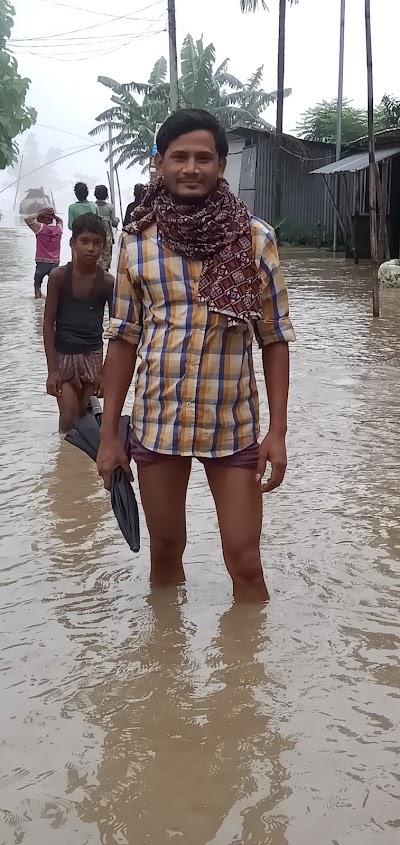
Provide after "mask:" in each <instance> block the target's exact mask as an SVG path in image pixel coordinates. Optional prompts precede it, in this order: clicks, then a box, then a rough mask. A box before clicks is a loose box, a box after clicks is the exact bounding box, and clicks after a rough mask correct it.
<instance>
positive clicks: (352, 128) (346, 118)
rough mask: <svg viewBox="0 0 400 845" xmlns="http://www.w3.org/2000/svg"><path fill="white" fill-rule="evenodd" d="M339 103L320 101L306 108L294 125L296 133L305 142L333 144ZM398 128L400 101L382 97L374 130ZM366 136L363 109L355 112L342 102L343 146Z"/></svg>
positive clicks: (366, 121) (365, 113) (345, 102)
mask: <svg viewBox="0 0 400 845" xmlns="http://www.w3.org/2000/svg"><path fill="white" fill-rule="evenodd" d="M337 112H338V101H337V99H333V100H323V101H322V102H321V103H317V104H316V105H315V106H313V107H312V108H310V109H307V111H305V112H304V113H303V114H302V115H301V117H300V120H299V122H298V124H297V126H296V134H297V135H299V136H300V138H303V139H304V140H305V141H330V142H332V143H335V141H336V128H337ZM396 127H400V100H397V99H396V98H395V97H391V96H390V95H389V94H385V95H384V97H382V100H381V102H380V103H379V105H378V106H377V107H376V109H375V131H376V132H379V131H382V130H383V129H393V128H396ZM367 133H368V118H367V111H366V109H358V108H356V107H355V106H353V105H352V104H351V101H349V100H343V110H342V142H343V144H347V143H350V141H356V140H357V139H358V138H363V137H365V136H366V135H367Z"/></svg>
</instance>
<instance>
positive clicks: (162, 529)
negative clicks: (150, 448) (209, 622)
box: [138, 458, 191, 587]
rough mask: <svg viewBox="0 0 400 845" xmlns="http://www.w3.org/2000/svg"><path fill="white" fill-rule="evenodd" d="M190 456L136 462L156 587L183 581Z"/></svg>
mask: <svg viewBox="0 0 400 845" xmlns="http://www.w3.org/2000/svg"><path fill="white" fill-rule="evenodd" d="M190 468H191V459H190V458H176V459H171V460H169V459H167V460H161V461H159V462H158V463H154V464H150V465H148V466H146V465H143V464H142V465H139V466H138V478H139V487H140V496H141V500H142V505H143V510H144V513H145V517H146V522H147V527H148V529H149V534H150V554H151V572H150V581H151V583H152V584H154V585H156V586H159V587H167V586H169V585H178V584H183V583H184V581H185V572H184V569H183V565H182V556H183V552H184V550H185V546H186V512H185V506H186V491H187V486H188V481H189V476H190Z"/></svg>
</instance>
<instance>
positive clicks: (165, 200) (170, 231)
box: [124, 179, 262, 324]
mask: <svg viewBox="0 0 400 845" xmlns="http://www.w3.org/2000/svg"><path fill="white" fill-rule="evenodd" d="M154 223H156V225H157V230H158V234H159V236H160V237H161V241H162V243H163V244H165V246H166V247H168V249H170V250H171V251H172V252H176V253H178V255H184V256H186V257H187V258H193V259H197V260H199V261H202V262H203V268H202V272H201V275H200V280H199V287H198V294H197V298H198V300H200V301H201V302H206V303H207V305H208V308H209V310H210V311H215V312H217V313H219V314H225V315H226V316H227V317H229V324H232V323H237V322H239V321H240V322H241V321H244V322H249V321H252V320H259V319H261V317H262V303H261V280H260V277H259V275H258V271H257V267H256V265H255V262H254V256H253V248H252V237H251V226H250V213H249V210H248V208H247V206H246V205H245V203H244V202H242V200H240V199H238V198H237V197H235V195H234V194H232V192H231V191H230V190H229V185H228V183H227V182H226V181H225V180H224V179H221V180H220V181H219V183H218V186H217V188H216V190H215V191H214V192H213V193H212V194H211V195H210V196H209V197H207V199H206V200H205V202H204V203H202V204H201V205H196V204H183V203H179V202H177V201H176V200H174V199H173V198H172V197H171V196H170V194H168V193H167V191H166V190H165V188H164V186H163V184H162V182H159V183H158V184H150V185H149V186H148V187H147V190H146V193H145V195H144V197H143V199H142V202H141V204H140V205H138V206H137V208H135V210H134V212H133V213H132V223H131V224H129V225H128V226H126V227H125V229H124V231H125V232H129V233H131V234H138V233H140V232H143V231H144V230H145V229H147V228H148V227H149V226H152V225H153V224H154Z"/></svg>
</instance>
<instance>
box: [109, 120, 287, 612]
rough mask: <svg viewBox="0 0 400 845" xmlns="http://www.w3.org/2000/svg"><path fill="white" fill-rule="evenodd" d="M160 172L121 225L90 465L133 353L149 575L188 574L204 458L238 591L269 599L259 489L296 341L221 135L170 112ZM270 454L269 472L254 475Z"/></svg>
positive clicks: (112, 432) (279, 429) (274, 255)
mask: <svg viewBox="0 0 400 845" xmlns="http://www.w3.org/2000/svg"><path fill="white" fill-rule="evenodd" d="M157 149H158V155H157V158H156V166H157V170H158V174H159V177H160V178H159V181H158V183H157V184H156V185H151V186H149V187H148V189H147V192H146V194H145V196H144V198H143V200H142V203H141V205H139V206H138V207H137V208H136V209H135V211H134V214H133V222H132V224H131V226H130V227H128V231H127V233H126V234H123V238H122V246H121V255H120V260H119V267H118V276H117V280H116V285H115V290H114V302H113V311H112V317H111V320H110V325H109V328H108V331H107V333H106V336H108V337H109V338H110V343H109V347H108V352H107V358H106V362H105V372H104V387H103V389H104V413H103V422H102V428H101V446H100V450H99V454H98V468H99V472H100V474H101V475H102V476H103V479H104V483H105V486H106V487H107V488H109V486H110V482H111V473H112V472H113V470H114V469H115V467H116V466H118V465H121V466H122V467H123V468H124V470H125V471H126V472H127V473H130V467H129V461H128V458H127V456H126V454H125V452H124V450H123V448H122V446H121V443H120V441H119V439H118V421H119V418H120V414H121V411H122V407H123V404H124V401H125V398H126V394H127V391H128V389H129V386H130V384H131V381H132V377H133V373H134V369H135V364H136V358H137V356H138V357H139V359H140V363H139V368H138V373H137V380H136V393H135V402H134V408H133V414H132V427H133V431H132V438H131V456H132V457H133V458H134V459H135V461H136V463H137V467H138V477H139V485H140V493H141V499H142V504H143V508H144V512H145V515H146V520H147V525H148V528H149V533H150V549H151V581H152V583H154V584H157V585H160V586H164V585H168V584H181V583H182V582H183V581H184V580H185V574H184V569H183V564H182V556H183V552H184V549H185V546H186V514H185V504H186V491H187V486H188V481H189V476H190V470H191V462H192V459H193V458H197V459H198V460H200V461H201V462H202V464H203V465H204V467H205V470H206V474H207V479H208V483H209V486H210V489H211V492H212V495H213V497H214V501H215V505H216V509H217V514H218V521H219V528H220V533H221V539H222V548H223V554H224V559H225V564H226V566H227V569H228V571H229V574H230V576H231V578H232V581H233V594H234V598H235V599H236V600H237V601H248V602H257V601H266V600H267V599H268V597H269V596H268V590H267V587H266V584H265V581H264V576H263V570H262V565H261V559H260V534H261V522H262V493H264V492H269V491H271V490H274V489H275V488H276V487H278V486H279V485H280V484H281V483H282V481H283V478H284V475H285V470H286V445H285V438H286V427H287V397H288V384H289V351H288V341H292V340H294V332H293V328H292V324H291V322H290V319H289V308H288V300H287V293H286V288H285V283H284V280H283V276H282V272H281V269H280V265H279V258H278V252H277V247H276V241H275V236H274V233H273V230H272V229H271V228H270V227H269V226H267V224H266V223H263V222H262V221H260V220H257V219H256V218H254V217H251V215H250V213H249V211H248V208H247V206H246V205H245V204H244V203H243V202H242V201H241V200H239V199H237V197H235V196H234V195H233V194H232V193H231V191H230V190H229V187H228V184H227V183H226V182H225V180H224V179H223V175H224V170H225V165H226V156H227V153H228V143H227V139H226V135H225V132H224V130H223V128H222V126H221V125H220V124H219V123H218V122H217V120H216V119H215V118H214V117H213V116H212V115H211V114H209V113H208V112H205V111H203V110H182V111H179V112H177V113H176V114H173V115H171V116H170V117H169V118H168V119H167V120H166V122H165V123H164V125H163V126H162V127H161V129H160V131H159V133H158V137H157ZM253 333H255V335H256V337H257V340H258V342H259V345H260V346H261V348H262V358H263V366H264V376H265V383H266V387H267V392H268V401H269V411H270V419H269V431H268V434H267V435H266V436H265V437H264V439H263V440H262V442H261V445H259V443H258V438H259V407H258V395H257V386H256V381H255V374H254V367H253V359H252V341H253ZM267 461H269V462H270V464H271V468H272V471H271V477H270V478H269V480H268V481H267V483H266V484H262V477H263V475H264V472H265V469H266V464H267Z"/></svg>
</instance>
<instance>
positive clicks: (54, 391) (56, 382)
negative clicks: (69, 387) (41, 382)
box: [46, 371, 62, 396]
mask: <svg viewBox="0 0 400 845" xmlns="http://www.w3.org/2000/svg"><path fill="white" fill-rule="evenodd" d="M46 391H47V393H48V394H49V396H61V391H62V381H61V377H60V373H59V372H57V371H54V372H51V373H49V375H48V376H47V381H46Z"/></svg>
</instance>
